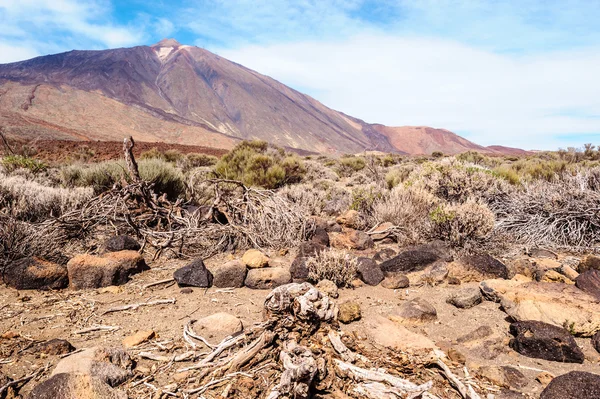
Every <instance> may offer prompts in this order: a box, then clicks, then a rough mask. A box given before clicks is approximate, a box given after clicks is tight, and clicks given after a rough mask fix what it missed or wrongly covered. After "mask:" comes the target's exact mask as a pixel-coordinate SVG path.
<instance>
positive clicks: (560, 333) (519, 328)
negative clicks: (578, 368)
mask: <svg viewBox="0 0 600 399" xmlns="http://www.w3.org/2000/svg"><path fill="white" fill-rule="evenodd" d="M510 333H511V334H512V335H513V336H514V337H515V338H513V339H511V341H510V347H511V348H513V349H514V350H515V351H517V352H519V353H520V354H522V355H524V356H527V357H533V358H537V359H545V360H551V361H555V362H564V363H583V360H584V356H583V352H582V351H581V349H580V348H579V347H578V346H577V343H576V342H575V340H574V339H573V337H572V336H571V334H569V332H568V331H567V330H565V329H564V328H562V327H557V326H554V325H552V324H548V323H543V322H541V321H517V322H515V323H512V324H511V325H510Z"/></svg>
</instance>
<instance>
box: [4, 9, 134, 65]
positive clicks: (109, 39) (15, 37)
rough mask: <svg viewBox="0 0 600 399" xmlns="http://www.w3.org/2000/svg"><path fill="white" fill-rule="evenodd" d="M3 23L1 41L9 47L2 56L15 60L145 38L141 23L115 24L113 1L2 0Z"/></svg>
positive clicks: (124, 44) (128, 43)
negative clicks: (23, 55)
mask: <svg viewBox="0 0 600 399" xmlns="http://www.w3.org/2000/svg"><path fill="white" fill-rule="evenodd" d="M0 26H2V30H0V41H1V42H2V43H3V45H4V46H7V47H9V50H7V51H6V52H5V53H4V57H3V58H5V59H10V58H12V61H16V60H18V59H21V58H20V57H21V56H22V54H23V51H24V52H25V54H32V53H48V52H53V51H64V50H66V49H72V48H106V47H121V46H129V45H135V44H139V43H140V42H141V41H142V40H143V39H144V32H143V30H142V29H140V27H139V26H123V25H119V24H116V23H114V22H113V15H112V7H111V4H110V2H107V1H102V0H88V1H77V0H18V1H17V0H0ZM10 48H12V50H11V49H10ZM15 49H17V50H15ZM18 49H21V51H19V50H18Z"/></svg>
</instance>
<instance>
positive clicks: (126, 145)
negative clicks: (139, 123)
mask: <svg viewBox="0 0 600 399" xmlns="http://www.w3.org/2000/svg"><path fill="white" fill-rule="evenodd" d="M134 145H135V142H134V141H133V137H131V136H129V137H126V138H125V139H124V140H123V154H124V155H125V164H126V165H127V170H128V171H129V177H130V178H131V180H133V181H134V182H135V183H139V182H140V181H141V180H142V179H141V178H140V172H139V171H138V166H137V162H135V157H134V156H133V146H134Z"/></svg>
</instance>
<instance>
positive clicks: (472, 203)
mask: <svg viewBox="0 0 600 399" xmlns="http://www.w3.org/2000/svg"><path fill="white" fill-rule="evenodd" d="M429 219H430V220H431V223H432V235H433V237H435V238H439V239H442V240H444V241H448V242H449V243H450V244H451V245H453V246H463V245H465V243H466V242H468V241H477V240H480V239H482V238H485V237H486V236H487V235H488V234H489V233H490V232H491V231H492V230H493V229H494V223H495V219H494V214H493V213H492V211H490V210H489V208H488V207H487V206H486V205H485V204H482V203H481V202H478V201H477V200H474V199H469V200H467V201H466V202H464V203H461V204H439V205H438V206H437V207H436V208H435V209H433V210H432V211H431V212H430V214H429Z"/></svg>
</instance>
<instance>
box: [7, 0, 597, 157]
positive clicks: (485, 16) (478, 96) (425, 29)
mask: <svg viewBox="0 0 600 399" xmlns="http://www.w3.org/2000/svg"><path fill="white" fill-rule="evenodd" d="M598 21H600V1H598V0H587V1H582V0H563V1H553V0H545V1H533V0H521V1H502V0H495V1H491V0H490V1H483V0H482V1H474V0H420V1H416V0H415V1H409V0H381V1H372V0H320V1H319V0H299V1H292V0H289V1H284V0H271V1H260V0H254V1H252V0H204V1H169V2H166V1H139V0H135V1H110V0H19V1H13V0H0V26H1V27H2V29H0V63H4V62H13V61H18V60H23V59H27V58H31V57H34V56H37V55H42V54H49V53H56V52H62V51H68V50H71V49H104V48H112V47H128V46H134V45H148V44H152V43H155V42H157V41H159V40H160V39H162V38H164V37H174V38H176V39H177V40H178V41H180V42H181V43H183V44H191V45H197V46H201V47H204V48H207V49H209V50H211V51H213V52H216V53H218V54H220V55H222V56H224V57H226V58H229V59H231V60H233V61H236V62H239V63H241V64H243V65H245V66H248V67H250V68H252V69H255V70H257V71H259V72H261V73H264V74H266V75H269V76H272V77H274V78H276V79H278V80H280V81H282V82H283V83H285V84H288V85H290V86H292V87H294V88H296V89H298V90H301V91H303V92H306V93H307V94H310V95H312V96H313V97H315V98H317V99H318V100H320V101H321V102H323V103H324V104H325V105H327V106H330V107H332V108H334V109H338V110H340V111H343V112H345V113H348V114H350V115H352V116H356V117H359V118H361V119H364V120H366V121H368V122H377V123H384V124H387V125H392V126H401V125H429V126H434V127H440V128H446V129H449V130H452V131H454V132H457V133H459V134H462V135H464V136H465V137H468V138H469V139H471V140H474V141H476V142H478V143H480V144H484V145H491V144H502V145H509V146H518V147H523V148H537V149H555V148H558V147H567V146H581V145H582V144H583V143H586V142H593V143H598V144H600V95H599V93H600V78H599V77H598V72H597V71H599V70H600V24H598Z"/></svg>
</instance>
